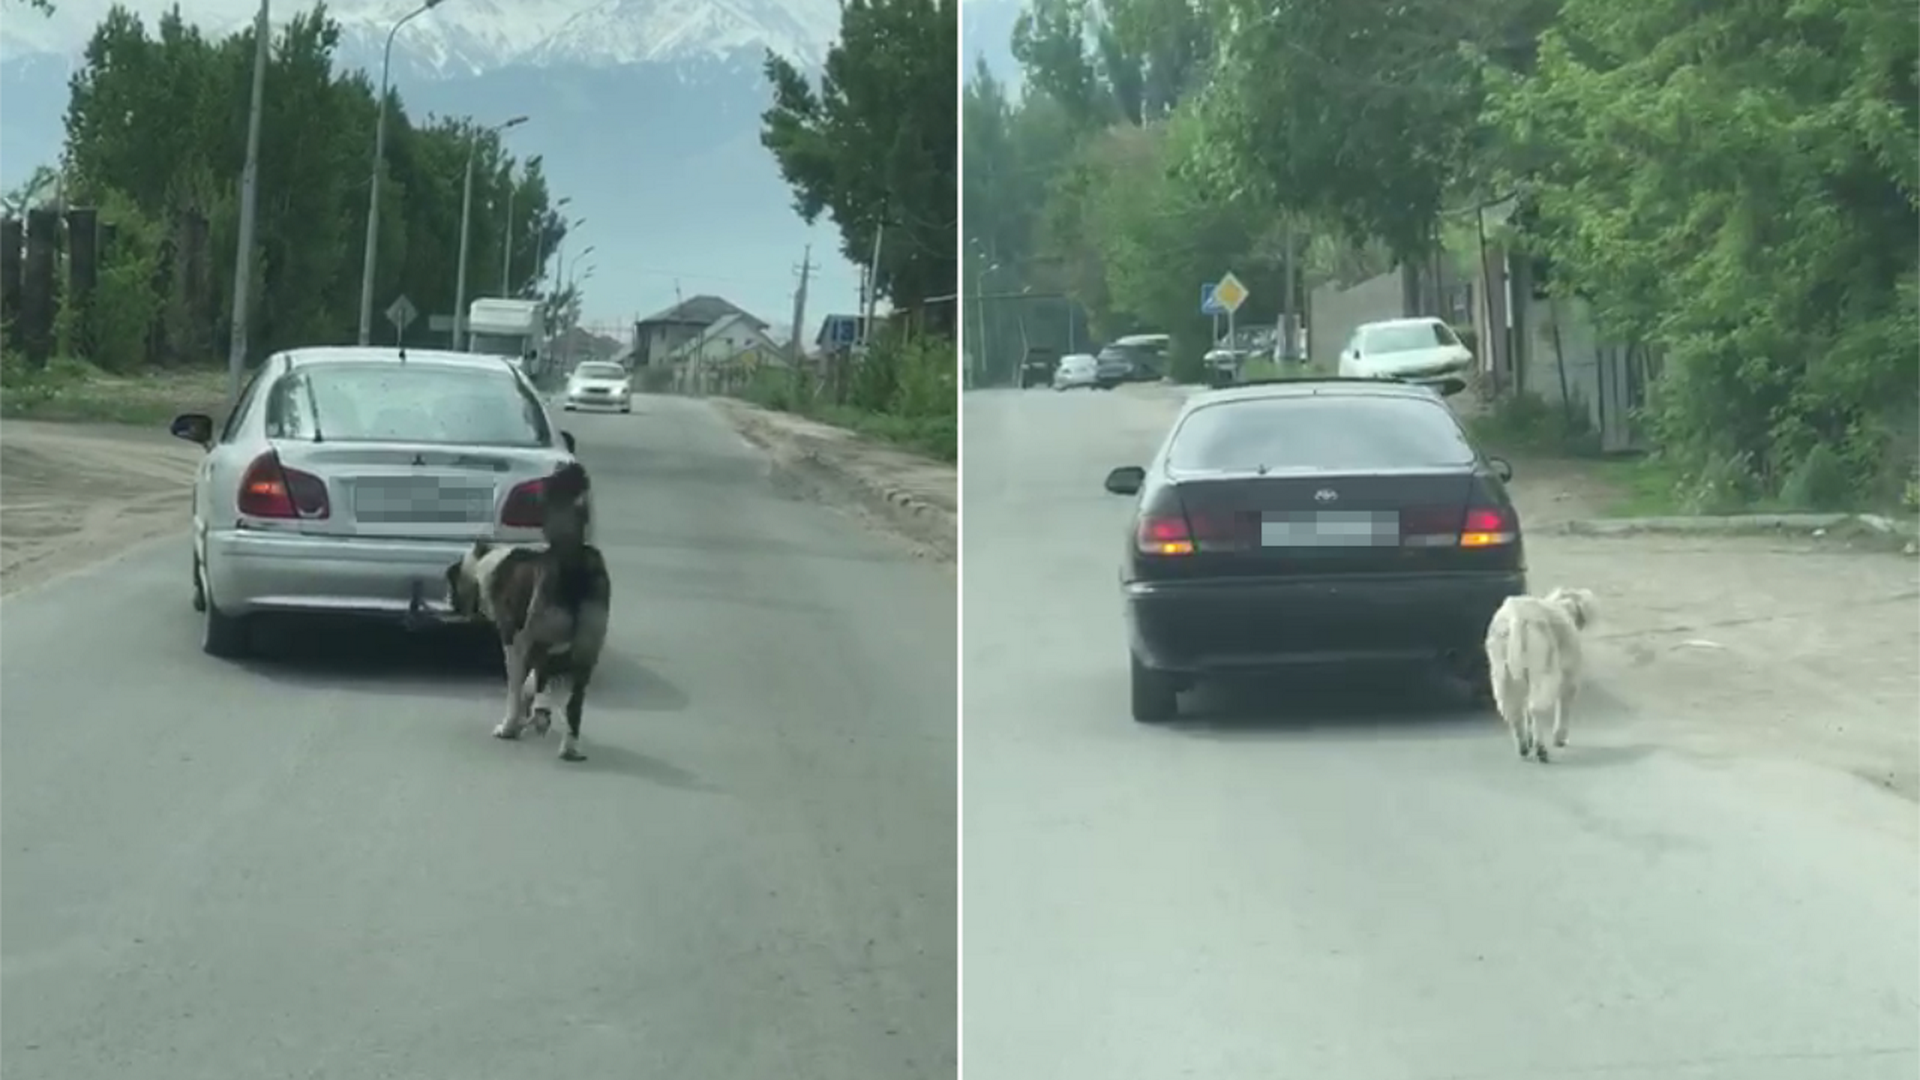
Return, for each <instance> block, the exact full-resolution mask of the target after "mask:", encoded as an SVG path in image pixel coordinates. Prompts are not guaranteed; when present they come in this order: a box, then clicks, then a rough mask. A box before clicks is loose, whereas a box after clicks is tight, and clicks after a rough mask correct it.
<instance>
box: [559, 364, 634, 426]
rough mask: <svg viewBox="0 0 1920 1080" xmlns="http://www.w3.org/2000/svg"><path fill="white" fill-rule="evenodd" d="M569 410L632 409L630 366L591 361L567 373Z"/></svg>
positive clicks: (567, 407)
mask: <svg viewBox="0 0 1920 1080" xmlns="http://www.w3.org/2000/svg"><path fill="white" fill-rule="evenodd" d="M565 405H566V409H567V411H568V412H576V411H578V410H581V409H600V410H604V411H608V412H623V413H630V412H632V411H633V384H632V383H631V382H629V381H628V379H627V369H626V368H623V367H621V366H620V365H619V364H609V363H606V362H604V361H600V360H589V361H587V362H586V363H583V364H581V365H580V366H578V367H576V368H574V369H573V374H571V375H569V376H567V397H566V402H565Z"/></svg>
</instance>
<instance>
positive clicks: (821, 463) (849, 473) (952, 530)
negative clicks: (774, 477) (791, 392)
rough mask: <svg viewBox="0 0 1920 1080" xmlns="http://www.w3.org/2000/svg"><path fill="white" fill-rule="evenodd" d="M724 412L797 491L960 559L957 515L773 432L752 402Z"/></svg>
mask: <svg viewBox="0 0 1920 1080" xmlns="http://www.w3.org/2000/svg"><path fill="white" fill-rule="evenodd" d="M721 409H722V412H723V413H725V414H726V415H727V419H728V420H729V421H731V422H732V425H733V427H734V429H735V430H736V431H738V432H739V433H740V435H741V437H742V438H745V439H746V440H747V441H749V442H751V443H753V444H754V445H755V446H758V447H760V448H761V449H763V450H765V451H767V453H768V455H769V456H770V457H771V458H772V460H773V464H774V468H775V470H776V471H777V472H778V473H780V474H782V475H783V476H784V478H785V479H787V480H788V481H790V482H793V483H794V484H796V486H798V487H801V488H803V489H806V490H810V491H814V492H818V493H824V494H825V495H827V496H828V497H829V498H833V499H838V500H842V501H848V502H852V503H853V504H855V505H856V506H858V507H859V508H860V509H862V510H864V511H866V512H867V513H868V514H869V515H871V516H873V517H875V518H878V519H880V520H881V521H882V522H884V523H885V524H886V525H888V526H889V527H890V528H892V530H893V531H895V532H897V533H899V534H901V535H902V536H904V537H906V538H907V539H908V540H911V541H913V542H914V543H916V544H919V545H921V546H922V547H925V548H927V549H929V550H930V551H931V552H932V553H933V554H934V555H936V556H937V557H938V558H940V559H941V560H943V561H946V562H953V561H955V560H956V559H957V558H958V557H959V550H960V538H959V532H960V530H959V518H958V515H956V514H954V513H952V512H951V511H948V510H947V509H946V508H944V507H941V506H938V505H935V504H933V503H930V502H928V501H926V500H925V499H922V498H920V497H919V496H918V495H915V494H914V493H912V492H910V491H907V490H905V489H902V488H897V487H893V486H891V485H888V484H884V483H876V482H874V481H873V480H872V479H871V478H869V477H867V476H865V475H863V474H861V473H860V472H858V471H856V470H852V469H848V468H846V466H845V465H844V464H843V463H841V462H840V461H837V460H835V456H834V455H833V454H831V453H822V452H821V450H820V447H819V446H816V445H808V443H807V440H806V439H805V438H804V437H796V438H784V437H782V436H781V434H779V433H777V432H772V431H769V430H768V428H770V427H772V426H773V425H772V424H771V423H770V422H767V421H764V420H759V419H758V417H757V416H756V414H761V413H766V412H767V410H765V409H762V408H760V407H759V406H757V405H754V404H752V403H751V402H745V401H740V400H738V399H735V398H728V399H725V404H724V405H722V406H721ZM756 421H757V422H756Z"/></svg>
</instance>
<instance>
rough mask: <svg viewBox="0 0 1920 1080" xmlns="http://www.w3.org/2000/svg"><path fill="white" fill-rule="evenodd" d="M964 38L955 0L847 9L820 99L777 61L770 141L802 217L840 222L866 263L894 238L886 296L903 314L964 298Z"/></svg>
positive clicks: (883, 253) (764, 134) (865, 1)
mask: <svg viewBox="0 0 1920 1080" xmlns="http://www.w3.org/2000/svg"><path fill="white" fill-rule="evenodd" d="M958 33H959V27H958V19H957V14H956V11H955V8H954V5H953V2H952V0H933V2H928V0H848V2H847V3H846V4H844V5H843V6H842V8H841V13H840V40H839V42H838V43H837V44H835V45H834V47H833V48H832V49H831V50H830V51H829V52H828V54H827V62H826V73H825V75H824V77H823V78H822V80H821V84H820V86H819V88H818V89H817V90H816V89H815V88H814V86H813V85H812V84H811V83H810V82H808V80H807V78H806V76H804V75H802V74H801V73H800V71H799V70H798V69H796V68H795V67H794V66H793V65H792V64H791V63H789V62H788V61H787V60H785V59H784V58H782V57H779V56H775V55H773V54H772V53H769V54H768V55H767V59H766V73H767V77H768V80H769V81H770V82H771V83H772V84H773V105H772V107H771V108H769V109H768V110H767V111H766V113H765V114H764V115H763V117H762V121H763V127H762V131H761V142H762V143H763V144H764V145H765V146H766V147H767V149H768V150H770V151H772V153H773V155H774V158H775V160H776V161H778V163H779V165H780V172H781V175H782V176H783V177H785V178H786V181H787V183H788V185H789V186H791V187H792V188H793V192H794V208H795V209H796V210H798V211H799V213H800V216H801V217H803V218H804V219H806V220H807V222H809V223H812V222H814V221H817V220H818V219H819V218H820V216H821V215H822V214H826V215H827V216H829V217H830V218H831V219H832V220H833V222H834V224H835V225H836V226H837V227H838V229H839V231H840V239H841V251H842V253H843V254H845V255H846V257H847V258H848V259H850V260H852V261H854V262H856V263H860V264H863V265H864V264H866V263H867V262H869V261H870V260H871V259H872V253H873V245H874V240H875V237H876V233H877V232H879V231H880V230H882V229H883V228H884V236H883V237H882V238H881V247H880V260H879V266H878V267H877V270H876V274H875V280H876V287H877V289H878V291H879V294H880V295H883V296H886V297H887V298H889V299H890V300H892V301H893V303H894V305H895V306H896V307H900V308H911V307H914V306H917V305H918V304H919V302H920V301H922V300H924V299H926V298H928V297H931V296H941V295H947V294H950V293H952V292H953V291H954V284H955V283H954V271H955V262H956V258H955V257H956V255H957V252H956V251H955V250H954V231H955V226H956V224H957V215H956V213H955V209H956V207H955V203H956V198H955V195H956V190H955V189H956V183H955V181H956V176H957V172H958V162H957V161H956V152H955V145H956V143H957V141H958V132H957V131H956V129H955V117H954V108H953V88H954V86H955V84H956V83H957V82H958V80H959V71H958V69H957V66H956V64H955V56H956V54H957V53H958V51H959V41H958Z"/></svg>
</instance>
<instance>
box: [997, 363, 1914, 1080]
mask: <svg viewBox="0 0 1920 1080" xmlns="http://www.w3.org/2000/svg"><path fill="white" fill-rule="evenodd" d="M1164 413H1165V410H1164V407H1160V408H1155V407H1152V406H1151V405H1150V404H1149V403H1147V402H1145V401H1143V400H1142V399H1141V398H1140V397H1132V396H1129V392H1126V391H1122V392H1116V393H1111V394H1093V393H1084V394H1083V393H1069V394H1053V393H1045V392H1040V391H1031V392H1026V393H1020V392H1017V391H983V392H977V393H971V394H969V395H967V398H966V404H965V406H964V425H965V426H964V429H963V430H964V432H965V447H964V450H963V454H964V471H963V483H964V485H965V487H964V491H963V500H964V501H963V505H964V507H965V509H964V529H965V535H964V541H963V551H964V555H963V564H962V565H963V583H962V609H963V613H964V619H965V631H964V639H963V646H964V653H963V656H962V670H963V679H964V699H963V700H964V715H963V725H964V730H965V761H966V768H965V772H964V775H963V779H962V796H963V816H962V828H963V832H964V836H965V859H966V870H965V875H964V882H963V901H964V903H963V912H964V937H963V943H964V944H963V969H964V971H965V998H964V1009H965V1028H964V1046H963V1057H964V1061H965V1063H966V1070H967V1075H968V1076H980V1077H993V1078H1001V1077H1009V1078H1029V1077H1031V1078H1042V1077H1045V1078H1049V1080H1167V1078H1172V1077H1196V1078H1203V1080H1293V1078H1298V1080H1496V1078H1498V1080H1561V1078H1573V1077H1580V1078H1598V1077H1604V1078H1605V1080H1913V1078H1914V1077H1915V1076H1916V1075H1920V1052H1916V1046H1920V1030H1917V1029H1920V917H1917V916H1920V855H1917V854H1916V841H1915V828H1914V806H1913V804H1911V803H1908V802H1905V801H1902V800H1899V799H1897V798H1895V797H1893V796H1889V795H1886V794H1884V793H1881V792H1878V791H1875V790H1873V789H1872V788H1870V787H1869V786H1868V785H1866V784H1865V783H1863V782H1861V781H1858V780H1856V779H1854V778H1851V777H1847V776H1843V775H1839V774H1834V773H1825V772H1819V771H1815V770H1810V769H1808V770H1802V769H1799V768H1789V767H1785V766H1763V765H1760V764H1757V763H1753V762H1744V761H1738V760H1721V761H1717V762H1709V761H1704V760H1696V759H1689V758H1685V757H1682V756H1679V755H1676V754H1672V753H1670V752H1668V751H1666V750H1665V749H1663V748H1662V747H1661V746H1660V745H1659V744H1658V742H1656V741H1646V740H1640V741H1636V740H1632V739H1628V738H1625V737H1623V736H1622V735H1621V734H1620V732H1621V731H1625V730H1628V729H1629V728H1631V729H1632V730H1636V731H1645V730H1646V727H1647V726H1646V725H1645V724H1637V725H1626V724H1618V725H1615V724H1613V723H1611V721H1612V720H1618V719H1620V717H1619V716H1618V715H1617V710H1618V709H1620V708H1622V707H1623V706H1621V705H1620V704H1619V702H1618V701H1617V700H1615V699H1610V698H1609V697H1608V695H1607V693H1606V692H1605V689H1604V688H1601V689H1600V691H1599V692H1598V693H1595V694H1593V695H1592V697H1591V700H1590V702H1589V704H1590V705H1591V706H1592V707H1591V708H1589V709H1588V710H1587V712H1586V713H1585V714H1584V715H1582V716H1581V717H1579V718H1578V719H1576V722H1575V727H1574V730H1573V744H1572V745H1571V746H1570V747H1569V748H1568V749H1567V750H1565V751H1563V752H1562V753H1561V754H1560V755H1559V756H1558V757H1557V758H1556V762H1555V764H1553V765H1551V766H1546V767H1541V766H1537V765H1527V764H1523V763H1521V762H1520V761H1519V760H1518V759H1517V757H1516V756H1515V755H1514V753H1513V749H1512V744H1511V742H1510V741H1509V740H1508V738H1507V736H1506V734H1505V732H1504V729H1503V728H1501V727H1500V725H1499V722H1498V721H1497V720H1496V719H1494V718H1492V717H1491V716H1482V715H1475V714H1473V713H1471V712H1470V711H1467V710H1466V708H1465V706H1464V704H1463V703H1462V702H1461V701H1460V699H1459V698H1458V697H1457V696H1448V692H1449V691H1450V690H1451V689H1452V688H1450V687H1449V686H1448V685H1447V684H1446V683H1444V682H1437V683H1436V682H1432V681H1429V680H1425V679H1422V678H1420V677H1418V676H1417V675H1412V674H1408V673H1404V672H1371V671H1369V672H1329V673H1324V674H1322V675H1321V676H1319V677H1317V678H1311V679H1301V680H1299V681H1297V682H1294V683H1283V684H1267V685H1262V686H1252V687H1242V688H1233V689H1230V690H1229V691H1227V692H1224V693H1216V694H1214V695H1212V697H1211V700H1207V699H1206V698H1204V697H1203V699H1202V700H1201V701H1200V702H1198V703H1197V710H1198V712H1199V714H1200V715H1199V716H1197V717H1196V718H1194V719H1191V720H1185V721H1183V722H1180V723H1178V724H1176V725H1173V726H1169V727H1164V728H1155V727H1143V726H1140V725H1137V724H1135V723H1134V722H1133V721H1132V720H1131V719H1130V718H1129V716H1128V713H1127V700H1126V693H1127V689H1126V652H1125V649H1126V645H1125V636H1124V632H1123V630H1122V626H1121V623H1120V610H1119V599H1118V595H1117V586H1116V577H1115V572H1116V562H1117V558H1118V555H1119V547H1120V545H1121V544H1122V543H1123V538H1124V535H1125V527H1126V523H1127V521H1128V519H1129V515H1130V512H1131V506H1130V504H1129V500H1125V499H1120V498H1117V497H1114V496H1109V495H1106V494H1105V493H1104V492H1103V491H1102V489H1101V479H1102V477H1103V475H1104V474H1105V472H1106V470H1107V468H1108V467H1110V466H1114V465H1124V464H1142V463H1144V460H1145V459H1146V457H1147V455H1148V454H1149V452H1150V451H1151V450H1152V448H1153V446H1154V444H1155V442H1156V440H1157V439H1158V437H1159V435H1160V434H1161V427H1162V424H1163V422H1164V421H1163V417H1164ZM1550 548H1551V545H1550V543H1548V542H1547V541H1544V540H1542V541H1539V542H1538V544H1537V546H1533V547H1530V554H1531V555H1532V556H1533V561H1534V562H1535V563H1536V566H1538V564H1540V563H1541V562H1543V561H1550V560H1551V559H1552V557H1553V556H1552V552H1551V550H1550ZM1610 710H1611V711H1612V715H1611V716H1610ZM1643 719H1644V718H1643ZM1696 719H1697V718H1696ZM1724 719H1725V720H1726V722H1728V723H1739V722H1740V719H1741V718H1740V717H1738V716H1730V717H1726V718H1724ZM1835 719H1836V721H1839V722H1844V719H1845V718H1844V717H1836V718H1835Z"/></svg>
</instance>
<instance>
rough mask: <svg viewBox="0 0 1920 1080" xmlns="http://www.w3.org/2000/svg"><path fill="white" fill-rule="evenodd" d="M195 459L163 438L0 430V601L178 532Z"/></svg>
mask: <svg viewBox="0 0 1920 1080" xmlns="http://www.w3.org/2000/svg"><path fill="white" fill-rule="evenodd" d="M201 457H202V454H201V452H200V451H199V450H198V449H196V448H194V447H192V446H189V445H188V444H186V443H183V442H181V441H179V440H177V439H173V438H170V437H169V436H168V435H167V434H166V433H165V432H164V431H152V430H148V429H144V428H135V427H128V426H124V425H119V424H64V423H47V422H41V421H34V420H7V421H5V422H4V423H0V594H4V593H11V592H14V591H16V590H18V589H21V588H24V587H26V586H28V585H32V584H35V583H38V582H41V581H45V580H47V579H49V578H53V577H57V576H59V575H61V574H64V573H67V572H69V571H72V570H77V569H80V568H81V567H84V566H87V565H89V564H91V563H96V562H101V561H103V560H106V559H110V558H112V557H113V556H115V555H118V554H120V553H121V552H124V551H126V550H127V549H128V548H131V547H134V546H136V545H138V544H140V543H143V542H144V541H147V540H151V539H154V538H155V537H159V536H165V535H167V534H168V533H173V532H180V531H183V530H185V529H186V528H187V526H188V522H189V520H190V517H191V511H190V508H189V506H188V489H189V488H190V487H191V485H192V481H193V473H194V469H195V468H196V467H198V465H199V462H200V459H201ZM184 557H185V556H184V555H183V556H182V558H184ZM182 574H183V577H182V580H185V578H184V571H183V572H182Z"/></svg>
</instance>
